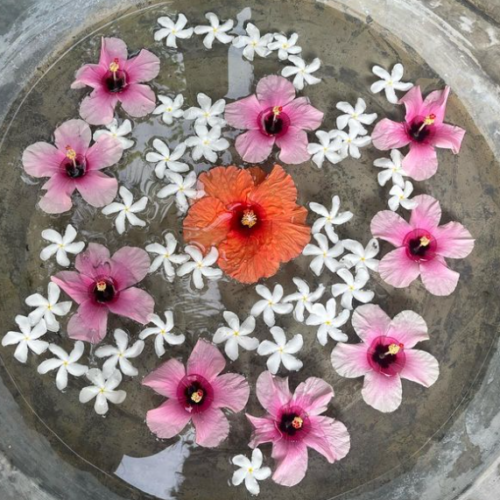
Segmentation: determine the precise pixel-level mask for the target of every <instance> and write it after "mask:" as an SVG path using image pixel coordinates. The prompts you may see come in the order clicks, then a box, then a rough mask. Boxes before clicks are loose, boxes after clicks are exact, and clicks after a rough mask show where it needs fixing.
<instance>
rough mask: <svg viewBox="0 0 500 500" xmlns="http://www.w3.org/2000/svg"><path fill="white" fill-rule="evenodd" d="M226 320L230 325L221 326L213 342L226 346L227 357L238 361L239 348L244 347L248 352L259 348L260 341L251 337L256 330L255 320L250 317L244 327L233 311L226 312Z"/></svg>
mask: <svg viewBox="0 0 500 500" xmlns="http://www.w3.org/2000/svg"><path fill="white" fill-rule="evenodd" d="M223 316H224V319H225V320H226V323H227V324H228V325H229V328H228V327H226V326H221V327H220V328H219V329H218V330H217V331H216V332H215V335H214V338H213V341H214V343H215V344H222V343H223V342H225V344H224V351H225V352H226V355H227V357H228V358H229V359H230V360H232V361H236V360H237V359H238V356H239V352H238V348H239V347H242V348H243V349H245V350H246V351H255V349H257V347H259V341H258V340H257V339H256V338H254V337H249V335H250V334H251V333H252V332H253V331H254V330H255V318H254V317H253V316H249V317H248V318H247V319H246V320H245V321H244V322H243V324H242V325H240V320H239V318H238V316H236V314H234V313H233V312H231V311H225V312H224V314H223Z"/></svg>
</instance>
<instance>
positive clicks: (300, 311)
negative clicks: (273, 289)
mask: <svg viewBox="0 0 500 500" xmlns="http://www.w3.org/2000/svg"><path fill="white" fill-rule="evenodd" d="M293 282H294V283H295V286H296V287H297V290H298V291H297V292H295V293H292V294H291V295H287V296H286V297H285V298H284V299H283V302H296V304H295V309H294V310H293V317H294V318H295V320H296V321H299V322H300V323H302V322H303V321H304V311H305V310H307V311H308V312H311V308H312V305H313V304H314V303H315V302H316V301H317V300H319V299H320V298H321V297H322V295H323V292H324V291H325V287H324V286H323V285H320V286H319V287H318V288H317V289H316V291H314V292H311V290H310V289H309V285H308V284H307V283H306V282H305V281H304V280H301V279H300V278H293Z"/></svg>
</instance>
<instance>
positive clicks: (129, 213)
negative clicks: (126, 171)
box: [102, 186, 148, 234]
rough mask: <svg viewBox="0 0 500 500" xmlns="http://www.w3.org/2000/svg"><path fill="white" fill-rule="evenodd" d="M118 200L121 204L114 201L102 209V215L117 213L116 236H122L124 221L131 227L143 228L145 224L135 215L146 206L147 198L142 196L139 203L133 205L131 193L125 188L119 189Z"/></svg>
mask: <svg viewBox="0 0 500 500" xmlns="http://www.w3.org/2000/svg"><path fill="white" fill-rule="evenodd" d="M119 193H120V198H121V199H122V200H123V203H118V202H117V201H114V202H113V203H110V204H109V205H107V206H105V207H104V208H103V209H102V213H103V214H104V215H111V214H115V213H118V215H117V216H116V219H115V227H116V230H117V231H118V234H123V233H124V232H125V221H128V222H129V224H130V225H131V226H139V227H144V226H145V225H146V222H144V221H143V220H142V219H139V217H137V215H135V214H137V213H140V212H143V211H144V210H145V209H146V205H147V204H148V197H147V196H143V197H142V198H141V199H140V200H139V201H136V202H135V203H134V197H133V196H132V193H131V192H130V191H129V190H128V189H127V188H126V187H125V186H121V187H120V191H119Z"/></svg>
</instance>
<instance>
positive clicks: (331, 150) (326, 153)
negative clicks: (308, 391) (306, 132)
mask: <svg viewBox="0 0 500 500" xmlns="http://www.w3.org/2000/svg"><path fill="white" fill-rule="evenodd" d="M338 132H339V131H338V130H331V131H330V132H324V131H323V130H318V131H317V132H316V137H317V138H318V139H319V144H318V143H315V142H310V143H309V144H308V145H307V152H308V153H309V154H311V155H313V157H312V161H313V162H314V163H315V164H316V165H317V166H318V167H319V168H321V167H322V166H323V162H324V161H325V158H326V159H327V160H328V161H329V162H330V163H333V164H334V165H335V164H336V163H339V162H340V161H342V160H343V159H344V157H343V156H342V155H341V154H340V145H341V139H340V138H338Z"/></svg>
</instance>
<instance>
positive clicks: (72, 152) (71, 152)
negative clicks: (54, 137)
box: [66, 146, 76, 167]
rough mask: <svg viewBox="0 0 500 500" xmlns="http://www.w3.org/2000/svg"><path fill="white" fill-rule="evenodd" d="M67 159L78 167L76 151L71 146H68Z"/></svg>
mask: <svg viewBox="0 0 500 500" xmlns="http://www.w3.org/2000/svg"><path fill="white" fill-rule="evenodd" d="M66 158H69V159H70V160H71V161H72V162H73V165H74V166H75V167H76V151H75V150H74V149H73V148H72V147H71V146H66Z"/></svg>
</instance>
